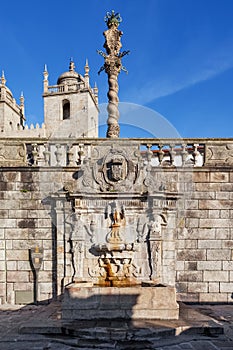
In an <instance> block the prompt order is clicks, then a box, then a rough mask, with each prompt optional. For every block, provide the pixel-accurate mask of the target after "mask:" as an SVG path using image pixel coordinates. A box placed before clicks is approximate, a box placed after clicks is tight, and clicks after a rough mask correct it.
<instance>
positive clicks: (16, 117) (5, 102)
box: [0, 72, 25, 136]
mask: <svg viewBox="0 0 233 350" xmlns="http://www.w3.org/2000/svg"><path fill="white" fill-rule="evenodd" d="M24 121H25V116H24V97H23V94H21V97H20V105H18V104H17V103H16V101H15V99H14V97H13V94H12V92H11V91H10V89H9V88H8V87H7V86H6V79H5V76H4V72H2V76H1V78H0V132H1V134H2V136H4V134H5V133H7V132H11V136H14V132H13V131H17V130H20V129H23V125H24Z"/></svg>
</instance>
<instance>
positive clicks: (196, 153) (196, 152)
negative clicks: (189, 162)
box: [192, 143, 200, 166]
mask: <svg viewBox="0 0 233 350" xmlns="http://www.w3.org/2000/svg"><path fill="white" fill-rule="evenodd" d="M199 154H200V152H199V151H198V144H197V143H195V144H194V145H193V153H192V156H193V165H194V166H195V165H196V164H197V158H198V156H199Z"/></svg>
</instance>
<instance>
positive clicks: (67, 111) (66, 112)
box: [62, 100, 70, 120]
mask: <svg viewBox="0 0 233 350" xmlns="http://www.w3.org/2000/svg"><path fill="white" fill-rule="evenodd" d="M62 105H63V106H62V107H63V120H65V119H70V101H69V100H64V101H63V102H62Z"/></svg>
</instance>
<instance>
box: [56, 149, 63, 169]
mask: <svg viewBox="0 0 233 350" xmlns="http://www.w3.org/2000/svg"><path fill="white" fill-rule="evenodd" d="M56 149H57V150H56V151H55V156H56V162H57V164H56V166H60V165H61V164H60V163H61V158H62V151H61V145H60V144H57V145H56Z"/></svg>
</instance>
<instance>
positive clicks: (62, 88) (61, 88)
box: [48, 83, 84, 94]
mask: <svg viewBox="0 0 233 350" xmlns="http://www.w3.org/2000/svg"><path fill="white" fill-rule="evenodd" d="M83 88H84V83H80V84H70V85H67V84H64V85H51V86H48V94H54V93H56V94H57V93H64V92H73V91H78V90H81V89H83Z"/></svg>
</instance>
